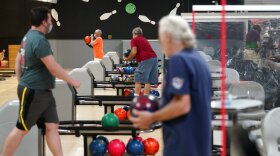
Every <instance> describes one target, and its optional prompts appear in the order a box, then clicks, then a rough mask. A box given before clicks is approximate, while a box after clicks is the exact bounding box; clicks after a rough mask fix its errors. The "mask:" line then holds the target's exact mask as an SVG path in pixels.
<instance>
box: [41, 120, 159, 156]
mask: <svg viewBox="0 0 280 156" xmlns="http://www.w3.org/2000/svg"><path fill="white" fill-rule="evenodd" d="M161 127H162V123H160V122H158V123H155V124H153V125H152V126H151V128H150V129H149V130H140V129H136V128H134V127H133V126H132V123H131V122H130V121H128V120H125V121H120V124H119V126H118V127H102V126H101V121H98V120H76V121H61V122H60V123H59V134H60V135H75V136H76V137H80V136H83V144H84V156H89V155H90V150H89V145H90V143H91V141H92V139H93V138H96V137H97V136H98V135H104V136H106V135H115V136H118V135H127V136H132V137H136V136H138V135H139V134H140V133H148V132H153V131H154V130H156V129H160V128H161ZM42 134H43V135H45V133H44V130H42ZM43 138H44V137H43ZM44 151H45V149H44Z"/></svg>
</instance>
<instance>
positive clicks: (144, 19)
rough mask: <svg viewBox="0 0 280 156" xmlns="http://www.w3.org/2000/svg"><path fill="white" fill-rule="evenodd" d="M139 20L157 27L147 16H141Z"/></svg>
mask: <svg viewBox="0 0 280 156" xmlns="http://www.w3.org/2000/svg"><path fill="white" fill-rule="evenodd" d="M138 18H139V19H140V20H141V21H142V22H148V23H151V24H152V25H155V24H156V22H155V21H151V20H150V19H149V18H148V17H147V16H144V15H139V16H138Z"/></svg>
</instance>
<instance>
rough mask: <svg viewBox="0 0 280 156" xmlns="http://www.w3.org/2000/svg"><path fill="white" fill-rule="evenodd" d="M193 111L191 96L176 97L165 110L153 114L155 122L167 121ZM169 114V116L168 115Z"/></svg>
mask: <svg viewBox="0 0 280 156" xmlns="http://www.w3.org/2000/svg"><path fill="white" fill-rule="evenodd" d="M190 110H191V100H190V95H176V96H174V98H173V99H172V100H171V101H170V103H169V104H167V105H166V106H165V107H164V108H162V109H160V110H159V111H157V112H155V113H154V114H153V117H152V119H153V121H167V120H172V119H175V118H177V117H179V116H182V115H185V114H187V113H189V112H190ZM166 114H168V115H166Z"/></svg>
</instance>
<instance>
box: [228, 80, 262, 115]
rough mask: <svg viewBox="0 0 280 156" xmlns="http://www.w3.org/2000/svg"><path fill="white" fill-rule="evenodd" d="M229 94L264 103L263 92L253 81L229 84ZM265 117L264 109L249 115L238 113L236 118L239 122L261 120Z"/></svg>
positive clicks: (260, 86)
mask: <svg viewBox="0 0 280 156" xmlns="http://www.w3.org/2000/svg"><path fill="white" fill-rule="evenodd" d="M228 91H229V94H231V95H233V96H237V97H242V98H248V99H256V100H260V101H262V102H263V103H264V101H265V92H264V89H263V87H262V85H260V84H259V83H257V82H255V81H240V82H236V83H233V84H231V86H230V88H229V90H228ZM263 106H264V104H263ZM264 116H265V111H264V109H262V110H259V111H255V112H250V113H239V114H238V117H239V119H240V120H261V119H262V118H263V117H264Z"/></svg>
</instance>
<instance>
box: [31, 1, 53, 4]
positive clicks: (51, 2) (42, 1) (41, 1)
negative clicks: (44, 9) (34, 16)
mask: <svg viewBox="0 0 280 156" xmlns="http://www.w3.org/2000/svg"><path fill="white" fill-rule="evenodd" d="M35 1H40V2H46V3H54V4H56V3H57V0H35Z"/></svg>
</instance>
